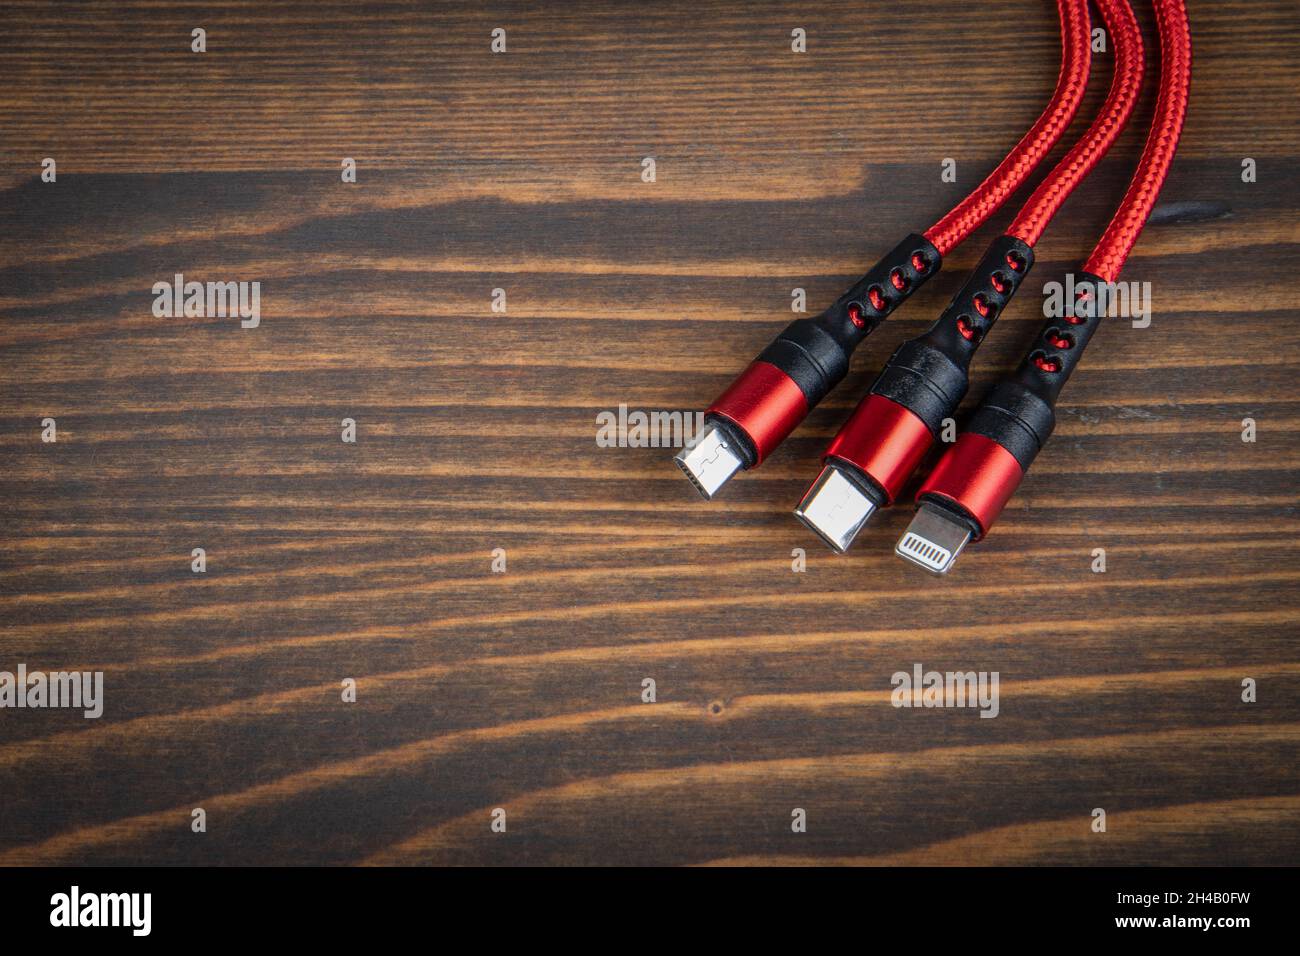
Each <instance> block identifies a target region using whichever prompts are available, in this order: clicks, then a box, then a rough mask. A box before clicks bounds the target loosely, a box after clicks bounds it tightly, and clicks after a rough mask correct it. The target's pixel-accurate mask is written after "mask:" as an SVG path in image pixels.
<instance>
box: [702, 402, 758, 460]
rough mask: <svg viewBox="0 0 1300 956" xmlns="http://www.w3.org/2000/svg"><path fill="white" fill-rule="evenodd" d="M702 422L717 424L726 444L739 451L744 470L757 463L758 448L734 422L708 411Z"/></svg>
mask: <svg viewBox="0 0 1300 956" xmlns="http://www.w3.org/2000/svg"><path fill="white" fill-rule="evenodd" d="M704 422H705V424H706V425H716V426H718V430H719V431H720V432H722V434H723V435H725V436H726V437H727V444H729V445H731V446H732V447H733V448H735V449H736V451H737V452H739V453H740V458H741V461H743V462H744V464H745V470H747V471H748V470H749V469H750V468H753V467H754V466H755V465H756V464H758V450H757V449H756V448H755V447H754V443H753V442H752V441H750V440H749V436H748V435H746V434H745V433H744V431H742V430H741V429H740V428H739V427H738V426H737V425H736V424H735V422H733V421H731V420H730V419H728V418H723V417H722V416H721V415H718V414H715V413H713V412H709V413H708V414H707V415H705V416H704Z"/></svg>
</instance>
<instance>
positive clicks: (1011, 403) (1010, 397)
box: [966, 379, 1056, 471]
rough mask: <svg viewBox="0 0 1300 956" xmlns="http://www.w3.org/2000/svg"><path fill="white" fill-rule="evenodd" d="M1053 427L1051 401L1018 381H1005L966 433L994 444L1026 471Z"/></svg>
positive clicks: (985, 404) (976, 413)
mask: <svg viewBox="0 0 1300 956" xmlns="http://www.w3.org/2000/svg"><path fill="white" fill-rule="evenodd" d="M1055 427H1056V412H1055V411H1054V410H1053V408H1052V404H1051V402H1049V401H1047V400H1046V399H1044V398H1043V397H1042V396H1041V395H1039V394H1038V393H1037V392H1035V391H1033V390H1031V389H1028V388H1026V387H1025V386H1024V385H1023V384H1022V383H1021V382H1018V381H1015V380H1013V379H1007V380H1005V381H1002V382H999V383H998V384H997V385H995V386H994V387H993V390H992V391H991V392H989V394H988V396H987V397H986V398H985V399H984V401H983V402H981V403H980V407H979V408H978V409H976V410H975V414H974V415H972V416H971V419H970V422H969V423H968V424H967V425H966V430H967V431H968V432H974V433H975V434H976V435H983V436H984V437H985V438H990V439H992V440H993V441H995V442H997V443H998V444H999V445H1001V446H1002V447H1003V448H1005V449H1006V450H1007V451H1009V452H1011V454H1012V455H1013V456H1015V459H1016V461H1017V462H1019V463H1020V468H1021V470H1024V471H1027V470H1028V469H1029V466H1030V464H1031V463H1032V462H1033V460H1034V456H1035V455H1037V454H1038V451H1039V449H1041V448H1042V447H1043V445H1045V444H1046V443H1047V439H1048V438H1050V437H1051V435H1052V429H1053V428H1055Z"/></svg>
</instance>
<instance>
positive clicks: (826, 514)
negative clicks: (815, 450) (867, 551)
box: [794, 465, 876, 554]
mask: <svg viewBox="0 0 1300 956" xmlns="http://www.w3.org/2000/svg"><path fill="white" fill-rule="evenodd" d="M875 510H876V503H875V502H874V501H872V500H871V499H870V498H868V497H867V496H866V495H865V494H864V493H863V491H862V489H861V488H859V487H858V486H857V484H856V483H855V482H854V481H853V480H852V479H850V478H849V477H847V476H846V475H845V474H844V472H843V470H842V469H840V468H838V467H837V466H835V465H827V466H826V467H825V468H823V469H822V473H821V474H820V475H818V476H817V480H816V481H814V482H813V483H812V487H811V488H809V489H808V493H807V494H806V495H804V496H803V500H802V501H800V502H799V505H798V506H797V507H796V508H795V509H794V516H795V517H796V518H798V519H799V520H800V521H802V522H803V523H804V524H805V525H807V526H808V527H809V528H811V529H812V530H813V531H815V532H816V533H817V535H818V537H820V538H821V539H822V540H823V541H825V542H826V543H827V544H828V545H830V547H831V550H832V551H834V552H835V553H836V554H843V553H844V552H845V551H847V550H848V549H849V545H851V544H853V539H854V537H855V536H856V535H857V533H858V532H859V531H861V530H862V526H863V525H865V524H866V523H867V519H868V518H870V517H871V515H872V512H874V511H875Z"/></svg>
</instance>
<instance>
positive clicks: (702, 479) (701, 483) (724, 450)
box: [673, 425, 745, 499]
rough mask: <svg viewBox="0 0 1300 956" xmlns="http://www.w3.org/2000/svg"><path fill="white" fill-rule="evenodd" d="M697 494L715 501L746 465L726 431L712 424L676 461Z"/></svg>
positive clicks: (677, 456)
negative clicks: (721, 489) (724, 487)
mask: <svg viewBox="0 0 1300 956" xmlns="http://www.w3.org/2000/svg"><path fill="white" fill-rule="evenodd" d="M673 461H675V462H676V463H677V467H678V468H680V469H681V470H682V471H683V472H685V473H686V477H687V478H689V479H691V484H693V485H694V486H695V488H696V490H697V491H699V493H700V494H702V495H703V496H704V497H705V498H710V499H711V498H712V497H713V496H714V495H715V494H717V492H718V489H719V488H721V487H722V486H723V485H725V484H726V483H727V482H728V481H730V480H731V476H732V475H734V474H735V473H736V472H738V471H739V470H740V469H741V467H743V465H744V463H745V462H744V459H742V458H741V457H740V455H739V454H738V453H737V451H736V449H734V448H732V447H731V444H730V442H729V440H728V438H727V434H726V432H724V431H723V430H722V429H721V428H719V427H718V426H717V425H710V426H709V427H708V428H706V429H705V430H704V431H703V432H701V433H700V434H699V436H698V437H697V438H696V439H695V440H694V441H692V442H690V443H689V444H688V445H687V446H686V447H685V448H683V449H682V450H681V451H679V452H678V453H677V454H676V456H675V457H674V458H673Z"/></svg>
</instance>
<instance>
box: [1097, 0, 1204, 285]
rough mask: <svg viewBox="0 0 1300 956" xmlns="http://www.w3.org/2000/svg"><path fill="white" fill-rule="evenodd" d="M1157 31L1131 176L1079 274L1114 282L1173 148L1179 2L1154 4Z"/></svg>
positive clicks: (1183, 29)
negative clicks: (1150, 113)
mask: <svg viewBox="0 0 1300 956" xmlns="http://www.w3.org/2000/svg"><path fill="white" fill-rule="evenodd" d="M1155 8H1156V27H1157V28H1158V29H1159V31H1160V92H1159V93H1158V94H1157V96H1156V111H1155V118H1154V119H1153V120H1152V121H1151V132H1150V133H1149V134H1148V135H1147V142H1146V146H1144V147H1143V148H1142V158H1141V159H1139V160H1138V165H1137V172H1135V173H1134V174H1133V181H1132V182H1131V183H1129V187H1128V192H1126V193H1125V194H1124V198H1123V199H1122V200H1121V201H1120V204H1119V209H1118V210H1116V212H1115V216H1114V218H1112V219H1111V221H1110V225H1109V226H1107V227H1106V232H1105V233H1103V234H1102V237H1101V240H1100V241H1099V242H1098V243H1097V247H1096V248H1095V249H1093V250H1092V255H1090V256H1089V257H1088V261H1087V262H1086V263H1084V266H1083V270H1084V271H1085V272H1091V273H1092V274H1093V275H1095V276H1097V277H1098V278H1100V279H1105V280H1106V281H1107V282H1114V281H1115V280H1116V279H1117V278H1119V273H1120V270H1121V269H1123V268H1124V260H1125V259H1127V258H1128V254H1129V253H1130V252H1132V251H1133V245H1134V243H1136V242H1137V239H1138V236H1139V235H1140V234H1141V232H1142V227H1143V226H1144V225H1146V221H1147V217H1149V216H1150V215H1151V208H1152V207H1153V206H1154V205H1155V203H1156V198H1157V197H1158V196H1159V195H1160V187H1161V186H1163V185H1164V182H1165V176H1166V175H1167V174H1168V172H1169V167H1170V165H1171V164H1172V163H1173V161H1174V153H1175V152H1176V151H1177V149H1178V137H1179V136H1180V135H1181V133H1182V131H1183V118H1184V117H1185V116H1186V115H1187V91H1188V87H1189V86H1190V85H1191V76H1192V38H1191V33H1190V31H1189V30H1188V26H1187V9H1186V7H1184V5H1183V2H1182V0H1155Z"/></svg>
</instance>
